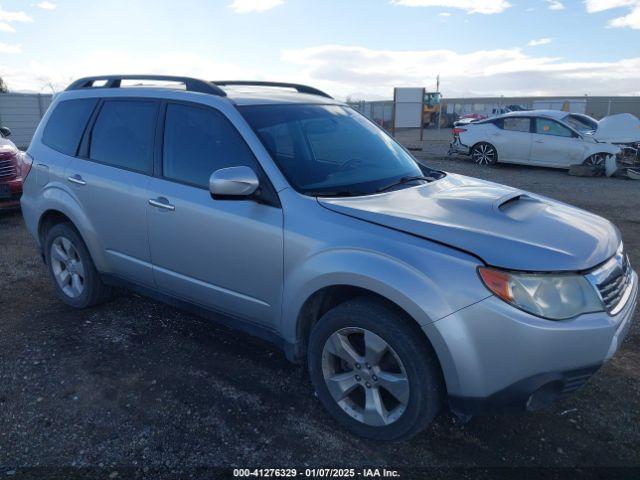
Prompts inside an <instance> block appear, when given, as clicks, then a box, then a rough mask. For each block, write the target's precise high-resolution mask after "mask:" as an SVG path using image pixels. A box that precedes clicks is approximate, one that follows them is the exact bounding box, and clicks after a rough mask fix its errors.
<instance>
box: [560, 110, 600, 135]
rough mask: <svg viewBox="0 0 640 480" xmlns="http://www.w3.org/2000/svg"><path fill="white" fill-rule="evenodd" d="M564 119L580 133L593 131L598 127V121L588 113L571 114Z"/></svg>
mask: <svg viewBox="0 0 640 480" xmlns="http://www.w3.org/2000/svg"><path fill="white" fill-rule="evenodd" d="M563 120H564V121H565V122H566V123H568V124H569V125H571V126H572V127H573V128H575V129H576V130H577V131H578V132H580V133H592V132H594V131H595V130H596V129H597V128H598V122H597V121H596V120H594V119H593V118H591V117H588V116H586V115H576V114H570V115H567V116H566V117H564V119H563Z"/></svg>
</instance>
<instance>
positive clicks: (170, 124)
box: [162, 104, 257, 188]
mask: <svg viewBox="0 0 640 480" xmlns="http://www.w3.org/2000/svg"><path fill="white" fill-rule="evenodd" d="M236 166H248V167H251V168H253V169H254V170H257V166H256V161H255V159H254V157H253V154H252V153H251V150H249V147H248V146H247V144H246V143H245V142H244V140H243V139H242V137H241V136H240V134H239V133H238V131H237V130H236V129H235V127H234V126H233V125H232V124H231V123H230V122H229V121H228V120H227V119H226V118H225V117H224V115H223V114H222V113H220V112H218V111H216V110H213V109H210V108H199V107H190V106H188V105H177V104H170V105H168V106H167V117H166V121H165V130H164V154H163V167H162V168H163V170H162V172H163V175H164V176H165V177H166V178H171V179H173V180H178V181H181V182H186V183H190V184H193V185H197V186H200V187H205V188H206V187H208V185H209V177H210V176H211V174H212V173H213V172H214V171H215V170H218V169H219V168H225V167H236Z"/></svg>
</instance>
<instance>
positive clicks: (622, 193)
mask: <svg viewBox="0 0 640 480" xmlns="http://www.w3.org/2000/svg"><path fill="white" fill-rule="evenodd" d="M427 162H428V163H429V164H430V165H433V166H436V167H438V168H442V169H444V170H448V171H451V172H458V173H464V174H470V175H474V176H478V177H482V178H486V179H489V180H494V181H498V182H501V183H506V184H509V185H514V186H517V187H522V188H525V189H528V190H531V191H534V192H536V193H541V194H544V195H548V196H550V197H554V198H557V199H560V200H563V201H566V202H569V203H572V204H575V205H578V206H580V207H583V208H586V209H588V210H591V211H594V212H596V213H598V214H600V215H603V216H605V217H607V218H609V219H610V220H612V221H613V222H615V223H616V224H617V225H618V227H619V228H620V229H621V230H622V233H623V235H624V238H625V243H626V245H627V249H628V251H629V253H630V256H631V261H632V263H633V264H634V265H636V266H637V265H640V213H639V210H638V207H639V206H640V201H639V200H640V183H638V182H633V181H625V180H616V179H605V178H576V177H570V176H568V175H567V174H566V173H565V172H562V171H554V170H547V169H535V168H524V167H508V166H498V167H494V168H488V169H479V168H477V167H475V166H474V165H472V164H470V163H469V162H468V161H466V160H462V159H443V158H432V159H428V160H427ZM0 272H2V275H0V318H1V319H2V321H0V361H1V365H2V368H1V369H0V408H1V410H2V415H1V416H0V466H1V467H0V476H1V475H3V470H2V469H4V472H8V474H9V475H12V474H14V472H15V471H17V474H18V475H19V474H20V472H21V471H24V469H25V468H27V467H38V466H40V467H48V468H49V470H46V472H48V473H49V474H51V473H52V472H56V471H57V472H59V473H60V472H63V470H60V469H61V468H69V467H75V468H86V467H90V468H96V469H97V470H90V471H91V472H93V473H94V474H95V476H96V477H98V478H109V476H110V478H115V477H116V475H118V476H119V477H120V478H123V477H126V476H127V474H126V473H123V472H132V470H127V469H131V468H140V469H142V468H145V469H151V470H150V471H151V472H156V474H155V475H154V476H158V477H159V476H162V475H168V474H170V473H171V472H178V473H177V475H178V476H181V475H182V474H184V475H187V476H188V475H194V472H198V470H194V469H195V468H197V467H212V466H224V467H229V466H240V467H246V466H262V467H273V466H293V465H295V466H298V467H304V466H312V467H318V466H336V467H337V466H342V467H354V466H363V465H369V466H378V467H385V466H386V467H397V468H400V469H401V470H402V469H403V468H405V469H406V468H409V467H432V468H433V467H437V468H438V469H443V470H436V471H440V472H442V471H444V472H447V471H449V472H450V471H451V470H448V469H450V468H452V467H469V468H482V469H486V468H493V467H507V466H519V467H629V466H634V467H640V450H639V448H638V446H639V445H640V427H639V425H640V388H639V386H640V383H639V379H640V369H639V366H640V353H639V349H638V347H639V346H640V333H639V326H638V324H639V323H640V322H638V320H639V318H638V316H639V315H638V313H636V318H635V324H634V325H633V326H632V329H631V333H630V335H629V337H628V339H627V340H626V342H625V343H624V345H623V346H622V348H621V350H620V352H619V353H618V354H617V355H616V357H615V358H614V359H613V360H612V361H611V362H609V363H608V364H607V365H605V366H604V367H603V368H602V369H601V370H600V371H599V372H598V373H597V374H596V375H595V377H594V378H593V379H592V380H591V381H590V382H589V383H588V384H587V385H586V386H585V387H584V388H583V389H581V390H580V391H579V392H577V393H576V394H574V395H573V396H570V397H568V398H566V399H563V400H561V401H560V402H558V403H557V404H555V405H554V406H553V407H552V408H550V409H548V410H545V411H543V412H538V413H534V414H523V415H516V416H488V417H477V418H474V419H472V420H471V422H470V423H468V424H461V423H460V422H458V421H457V420H456V419H455V418H454V417H452V416H451V415H449V414H447V413H444V414H442V415H441V416H440V417H439V418H438V419H437V421H436V422H435V423H434V424H433V425H432V426H431V427H430V428H429V429H428V430H427V431H426V432H424V433H423V434H421V435H419V436H418V437H416V438H414V439H412V440H411V441H408V442H405V443H402V444H380V443H376V442H372V441H366V440H362V439H359V438H356V437H354V436H352V435H350V434H349V433H347V432H345V431H344V430H342V429H340V428H339V427H338V426H337V425H336V424H335V423H334V422H333V421H332V420H331V418H329V416H328V415H327V414H326V413H325V412H324V411H323V409H322V408H321V406H320V405H319V403H318V402H317V400H316V399H315V398H314V395H313V390H312V388H311V386H310V383H309V381H308V379H307V375H306V372H305V369H304V367H302V366H295V365H291V364H289V363H288V362H287V361H286V360H285V358H284V356H283V355H282V354H281V353H280V352H279V351H278V350H277V349H276V348H274V347H272V346H271V345H269V344H267V343H265V342H263V341H261V340H257V339H255V338H253V337H250V336H248V335H245V334H241V333H237V332H233V331H231V330H228V329H226V328H224V327H220V326H216V325H213V324H211V323H209V322H207V321H205V320H201V319H199V318H197V317H194V316H192V315H190V314H186V313H183V312H181V311H178V310H176V309H174V308H171V307H168V306H165V305H163V304H160V303H157V302H154V301H151V300H148V299H145V298H142V297H139V296H137V295H134V294H131V293H127V292H123V291H120V292H117V293H116V295H115V297H114V299H113V300H112V301H111V302H110V303H108V304H106V305H102V306H100V307H98V308H94V309H90V310H85V311H74V310H72V309H70V308H68V307H66V306H65V305H64V304H63V303H62V302H60V301H58V300H57V299H56V297H55V296H54V293H53V289H52V287H51V284H50V281H49V278H48V277H47V274H46V271H45V268H44V266H43V265H42V263H41V261H40V259H39V257H38V255H37V253H36V251H35V248H34V246H33V243H32V241H31V239H30V237H29V236H28V234H27V232H26V230H25V228H24V225H23V221H22V217H21V216H20V214H19V213H4V214H0ZM52 468H53V469H54V470H51V469H52ZM72 471H73V472H76V473H77V472H82V471H85V472H86V471H89V470H72ZM141 471H143V470H141ZM32 472H43V471H42V470H40V471H39V470H32ZM66 472H67V473H68V472H69V471H66ZM180 472H182V474H181V473H180ZM430 472H431V473H432V474H433V472H434V471H430ZM472 472H475V473H474V475H475V474H476V473H478V472H479V471H478V470H472ZM587 472H588V471H587ZM622 472H627V473H626V474H624V473H623V475H624V476H626V475H627V474H629V475H630V474H631V472H630V471H627V470H622ZM583 473H584V472H583ZM618 473H620V472H618ZM635 474H638V471H637V470H636V471H635ZM490 475H491V474H490ZM636 478H637V477H636Z"/></svg>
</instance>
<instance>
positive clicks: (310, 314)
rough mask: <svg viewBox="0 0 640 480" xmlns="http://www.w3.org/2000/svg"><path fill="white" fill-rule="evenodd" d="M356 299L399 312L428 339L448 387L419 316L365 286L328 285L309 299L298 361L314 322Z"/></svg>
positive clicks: (300, 326) (302, 314)
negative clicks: (420, 323)
mask: <svg viewBox="0 0 640 480" xmlns="http://www.w3.org/2000/svg"><path fill="white" fill-rule="evenodd" d="M356 298H365V299H367V300H369V301H371V302H373V303H377V304H379V305H381V306H384V307H386V308H389V309H390V310H393V311H395V312H396V313H397V314H398V316H399V317H400V318H402V319H403V320H404V321H405V323H406V325H407V326H408V327H409V328H411V329H412V330H413V331H414V333H415V335H417V336H418V337H419V338H422V339H423V340H424V341H425V345H426V346H427V348H428V349H429V350H430V351H431V352H432V353H433V355H434V357H435V359H436V362H437V365H438V368H439V371H440V374H441V375H442V381H443V385H445V388H446V381H445V379H444V369H443V368H442V364H441V363H440V356H439V355H438V352H437V350H436V348H435V347H434V343H433V342H432V341H431V339H430V338H429V336H428V335H427V333H426V332H425V331H424V330H423V329H422V328H421V327H420V325H419V323H418V322H417V321H416V319H415V318H414V317H413V316H412V315H411V314H410V313H409V312H408V311H407V310H406V309H405V308H403V307H402V306H400V305H399V304H398V303H396V302H394V301H393V300H391V299H389V298H387V297H386V296H385V295H382V294H381V293H379V292H376V291H374V290H371V289H369V288H365V287H361V286H355V285H349V284H337V285H328V286H325V287H322V288H320V289H318V290H316V291H315V292H313V293H312V294H311V295H309V296H308V297H307V298H306V300H305V301H304V303H303V304H302V307H301V309H300V311H299V312H298V316H297V319H296V340H297V341H296V345H297V348H296V351H295V355H296V358H295V360H296V361H297V362H301V361H304V358H305V356H306V353H307V346H308V342H309V337H310V335H311V331H312V329H313V327H314V325H316V324H317V322H318V321H320V318H322V316H323V315H324V314H325V313H327V312H328V311H329V310H331V309H332V308H334V307H336V306H338V305H340V304H342V303H344V302H347V301H349V300H353V299H356Z"/></svg>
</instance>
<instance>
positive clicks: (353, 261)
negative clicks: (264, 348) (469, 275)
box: [280, 248, 469, 342]
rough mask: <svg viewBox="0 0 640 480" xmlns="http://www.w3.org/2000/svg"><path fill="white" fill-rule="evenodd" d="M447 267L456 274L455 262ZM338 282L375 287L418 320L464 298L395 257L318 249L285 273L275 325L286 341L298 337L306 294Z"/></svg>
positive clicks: (438, 315) (424, 320) (426, 321)
mask: <svg viewBox="0 0 640 480" xmlns="http://www.w3.org/2000/svg"><path fill="white" fill-rule="evenodd" d="M450 273H451V275H452V276H453V277H454V278H455V276H456V275H457V274H458V273H457V272H456V268H455V267H454V268H452V269H451V272H450ZM337 285H345V286H351V287H359V288H362V289H365V290H368V291H371V292H373V293H376V294H378V295H380V296H382V297H384V298H386V299H387V300H389V301H391V302H393V303H394V304H396V305H397V306H398V307H400V308H402V309H403V310H404V311H405V312H407V314H409V315H410V316H411V317H412V318H413V319H414V320H415V321H416V322H417V323H418V324H419V325H420V326H424V325H428V324H430V323H432V322H434V321H436V320H438V319H440V318H443V317H445V316H447V315H449V314H451V313H452V312H453V311H455V310H456V309H458V308H461V307H462V306H466V305H463V304H462V303H466V302H467V301H468V300H466V299H465V300H461V302H462V303H461V304H457V303H456V302H451V301H449V300H450V298H451V295H450V294H451V292H445V291H444V290H443V289H445V288H449V287H450V285H451V283H447V284H446V285H445V284H444V283H441V282H439V281H438V279H434V278H430V277H428V276H427V275H425V274H424V273H422V272H421V271H420V270H418V269H416V268H414V267H413V266H411V265H409V264H408V263H406V262H402V261H400V260H399V259H397V258H394V257H390V256H387V255H384V254H381V253H379V252H376V251H372V250H366V249H354V248H349V249H346V248H345V249H340V248H334V249H328V250H323V251H321V252H318V253H316V254H314V255H313V256H310V257H309V258H308V259H307V260H306V261H305V262H304V263H303V264H302V265H300V266H299V267H297V268H296V269H295V270H294V271H292V272H290V273H289V274H288V275H287V276H286V278H285V288H284V294H283V296H284V298H283V300H284V301H283V305H284V308H285V310H284V311H283V315H282V322H283V324H282V325H281V328H280V331H281V333H282V335H283V336H284V337H285V338H286V339H287V340H288V341H290V342H295V341H296V340H297V337H296V336H297V321H298V317H299V314H300V312H301V310H302V307H303V305H304V303H305V302H306V300H307V299H308V298H310V297H311V296H312V295H313V294H314V293H315V292H317V291H319V290H321V289H323V288H325V287H331V286H337ZM447 293H448V295H447ZM466 304H467V305H468V304H469V303H466Z"/></svg>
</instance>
